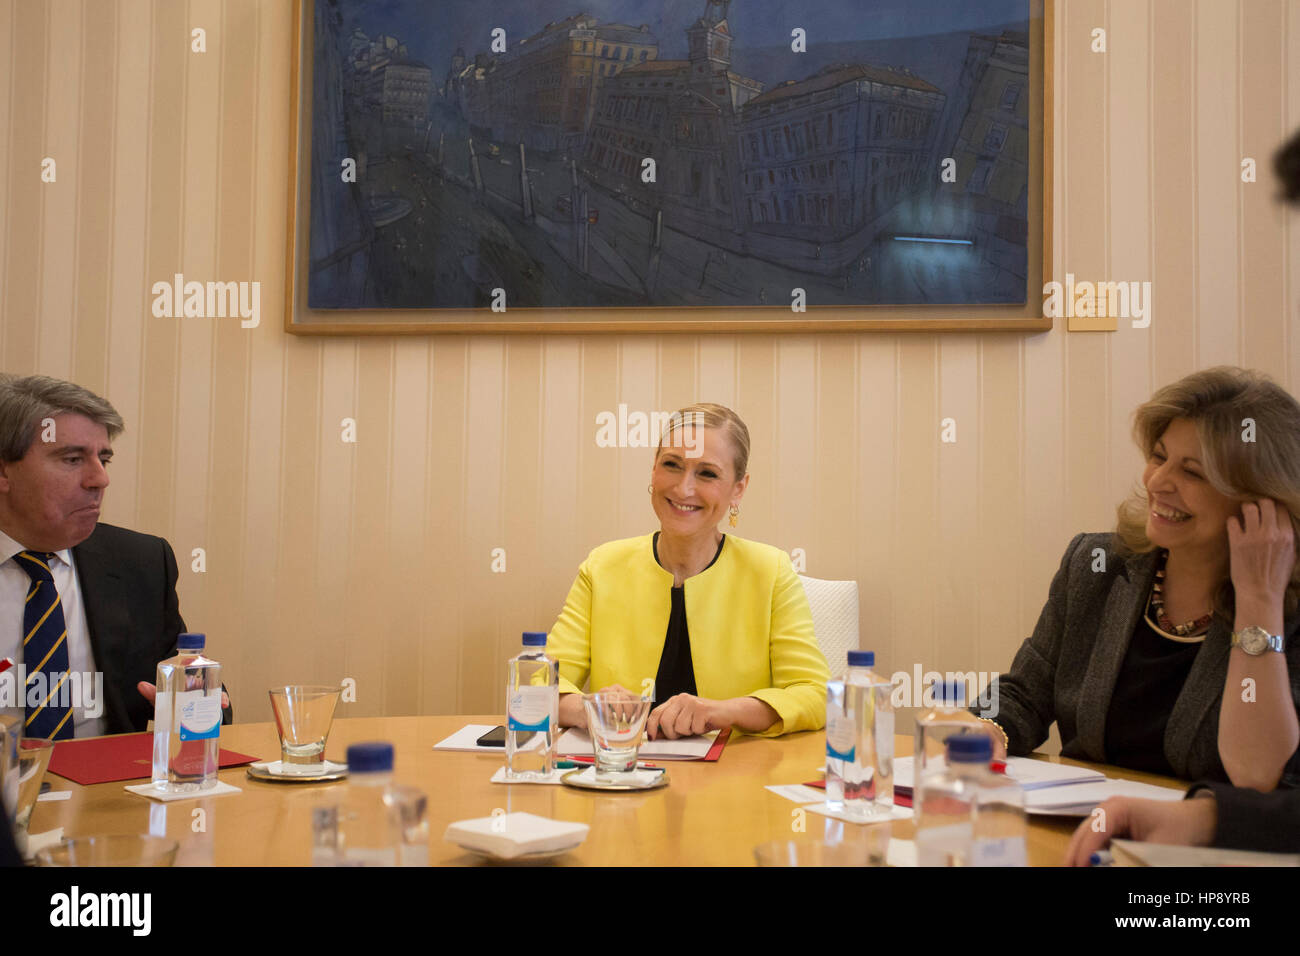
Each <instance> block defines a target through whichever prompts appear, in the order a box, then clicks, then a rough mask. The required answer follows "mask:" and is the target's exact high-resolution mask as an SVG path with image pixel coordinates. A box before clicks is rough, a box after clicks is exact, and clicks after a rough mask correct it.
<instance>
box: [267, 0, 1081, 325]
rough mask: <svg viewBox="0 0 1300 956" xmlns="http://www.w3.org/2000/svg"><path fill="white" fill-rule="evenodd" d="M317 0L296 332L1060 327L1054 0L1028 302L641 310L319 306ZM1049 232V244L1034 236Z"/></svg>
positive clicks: (1033, 99)
mask: <svg viewBox="0 0 1300 956" xmlns="http://www.w3.org/2000/svg"><path fill="white" fill-rule="evenodd" d="M312 8H313V3H312V0H297V2H296V3H295V9H294V29H293V37H294V46H293V50H292V57H291V67H290V69H291V96H292V104H291V112H290V128H291V129H292V130H293V131H294V133H293V136H292V137H291V140H290V148H289V177H290V178H289V182H290V188H289V190H288V196H289V198H288V230H287V237H286V263H287V279H286V296H285V317H284V327H285V331H286V332H289V333H292V334H295V335H427V334H440V333H451V334H466V333H490V334H495V333H503V332H523V333H534V334H536V333H557V332H558V333H575V334H585V333H604V332H632V333H646V332H690V333H697V334H698V333H736V332H802V333H807V332H862V331H882V332H897V331H923V332H972V331H981V332H982V331H1021V332H1040V331H1045V330H1047V329H1050V328H1051V327H1052V319H1051V318H1049V317H1046V316H1044V315H1043V305H1042V296H1041V295H1040V294H1039V290H1040V289H1042V287H1043V285H1044V283H1045V282H1046V281H1047V279H1048V278H1049V273H1050V263H1051V261H1052V208H1053V205H1052V197H1053V183H1052V162H1053V153H1052V144H1053V136H1052V133H1053V129H1052V107H1053V98H1054V77H1053V68H1054V63H1053V51H1052V45H1053V37H1054V35H1055V13H1056V11H1055V0H1030V3H1029V38H1028V39H1029V57H1028V60H1029V84H1028V86H1029V107H1028V110H1029V132H1028V144H1029V148H1028V154H1029V157H1028V165H1029V176H1028V179H1029V185H1028V193H1027V206H1028V223H1029V231H1028V235H1029V242H1028V245H1027V254H1028V262H1027V273H1028V274H1027V281H1026V287H1025V288H1026V301H1025V303H1024V305H1023V306H1018V305H1007V304H954V305H907V306H900V305H876V304H872V305H858V306H847V307H846V306H819V305H817V304H816V303H815V302H810V303H809V304H808V305H807V311H805V312H794V311H792V309H791V307H790V306H789V305H786V304H784V303H781V304H773V305H766V306H749V307H746V306H730V305H726V306H723V305H719V306H646V307H634V308H626V307H624V308H618V307H614V308H570V309H557V308H527V307H514V306H511V307H510V308H509V309H508V311H505V312H493V311H492V310H491V309H489V308H475V309H394V308H384V309H311V308H309V307H308V305H307V302H308V299H307V276H308V264H309V251H310V250H309V229H308V228H307V225H308V223H309V217H310V208H309V207H310V202H309V199H310V193H311V189H310V182H309V178H308V173H307V170H308V169H309V167H310V162H311V108H310V107H311V102H310V100H311V91H312V88H313V87H312V72H311V71H312V56H311V53H312V49H313V47H312V38H313V9H312ZM1035 237H1041V242H1040V243H1035V242H1034V238H1035Z"/></svg>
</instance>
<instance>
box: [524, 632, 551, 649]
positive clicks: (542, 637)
mask: <svg viewBox="0 0 1300 956" xmlns="http://www.w3.org/2000/svg"><path fill="white" fill-rule="evenodd" d="M545 646H546V632H545V631H524V647H545Z"/></svg>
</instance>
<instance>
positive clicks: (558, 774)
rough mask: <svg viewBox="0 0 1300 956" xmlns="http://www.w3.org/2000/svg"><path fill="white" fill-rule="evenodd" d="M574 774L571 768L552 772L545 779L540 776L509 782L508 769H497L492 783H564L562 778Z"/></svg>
mask: <svg viewBox="0 0 1300 956" xmlns="http://www.w3.org/2000/svg"><path fill="white" fill-rule="evenodd" d="M572 772H573V768H572V767H569V768H568V769H565V770H552V771H551V772H550V773H549V774H547V775H546V776H545V777H541V776H538V777H533V778H530V779H529V778H526V779H523V780H507V779H506V768H505V767H497V772H496V773H494V774H493V775H492V779H491V782H492V783H509V784H516V783H563V782H564V780H563V779H562V778H563V777H564V775H565V774H566V773H572Z"/></svg>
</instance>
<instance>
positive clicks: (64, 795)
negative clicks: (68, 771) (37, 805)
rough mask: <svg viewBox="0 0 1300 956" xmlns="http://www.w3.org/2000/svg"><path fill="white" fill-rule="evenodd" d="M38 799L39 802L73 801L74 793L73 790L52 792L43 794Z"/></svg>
mask: <svg viewBox="0 0 1300 956" xmlns="http://www.w3.org/2000/svg"><path fill="white" fill-rule="evenodd" d="M36 799H37V801H38V802H40V801H43V800H71V799H72V791H71V790H50V791H48V792H47V793H42V794H41V795H40V796H39V797H37V798H36Z"/></svg>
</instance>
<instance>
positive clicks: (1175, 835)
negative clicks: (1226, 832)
mask: <svg viewBox="0 0 1300 956" xmlns="http://www.w3.org/2000/svg"><path fill="white" fill-rule="evenodd" d="M1218 809H1219V807H1218V804H1217V803H1216V802H1215V800H1214V794H1213V793H1211V792H1210V791H1209V790H1202V791H1200V792H1198V793H1197V795H1196V796H1194V797H1192V798H1191V799H1190V800H1183V801H1182V802H1181V803H1174V802H1173V801H1170V800H1137V799H1135V798H1133V797H1111V798H1110V799H1109V800H1107V801H1106V802H1105V803H1103V804H1101V806H1099V807H1097V808H1096V809H1095V810H1093V811H1092V813H1090V814H1089V815H1088V817H1087V819H1086V820H1084V821H1083V822H1082V823H1080V824H1079V828H1078V829H1077V830H1075V831H1074V836H1073V837H1071V838H1070V846H1069V847H1068V848H1067V849H1066V851H1065V865H1066V866H1087V865H1088V864H1089V861H1090V860H1091V858H1092V855H1093V853H1095V852H1097V851H1098V850H1100V849H1101V848H1102V847H1104V846H1105V845H1106V844H1107V843H1109V842H1110V841H1111V839H1112V838H1114V837H1130V838H1132V839H1134V840H1140V841H1146V842H1150V843H1173V844H1177V845H1179V846H1208V845H1209V843H1210V841H1211V840H1213V839H1214V830H1215V827H1216V826H1217V825H1218V819H1219V816H1218Z"/></svg>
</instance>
